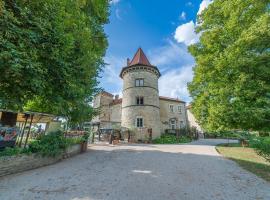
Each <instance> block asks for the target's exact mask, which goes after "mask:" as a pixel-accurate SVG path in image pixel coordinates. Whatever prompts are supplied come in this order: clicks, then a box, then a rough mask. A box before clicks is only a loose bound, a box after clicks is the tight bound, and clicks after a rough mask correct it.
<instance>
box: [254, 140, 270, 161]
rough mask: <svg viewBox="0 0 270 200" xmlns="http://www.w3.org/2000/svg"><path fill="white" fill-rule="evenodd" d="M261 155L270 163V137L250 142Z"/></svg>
mask: <svg viewBox="0 0 270 200" xmlns="http://www.w3.org/2000/svg"><path fill="white" fill-rule="evenodd" d="M249 144H250V146H251V147H253V148H255V149H256V150H257V152H258V154H259V155H261V156H263V157H264V158H265V159H266V160H268V161H269V162H270V137H256V138H253V139H252V140H251V141H250V142H249Z"/></svg>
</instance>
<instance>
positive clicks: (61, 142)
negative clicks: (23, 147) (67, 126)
mask: <svg viewBox="0 0 270 200" xmlns="http://www.w3.org/2000/svg"><path fill="white" fill-rule="evenodd" d="M71 143H72V142H69V141H68V138H65V137H64V134H63V132H61V131H56V132H51V133H49V134H47V135H42V136H41V137H40V138H39V139H38V140H36V141H33V142H31V143H30V144H29V150H30V151H31V152H32V153H40V154H41V155H42V156H51V157H55V156H57V155H59V154H61V153H62V152H63V151H64V150H65V149H66V148H67V147H68V146H69V145H70V144H71Z"/></svg>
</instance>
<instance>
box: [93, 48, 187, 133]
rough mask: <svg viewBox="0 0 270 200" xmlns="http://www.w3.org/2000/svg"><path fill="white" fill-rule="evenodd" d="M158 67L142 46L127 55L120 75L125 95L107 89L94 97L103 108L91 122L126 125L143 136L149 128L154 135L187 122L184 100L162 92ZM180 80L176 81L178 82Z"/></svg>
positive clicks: (95, 103)
mask: <svg viewBox="0 0 270 200" xmlns="http://www.w3.org/2000/svg"><path fill="white" fill-rule="evenodd" d="M160 76H161V74H160V72H159V69H158V68H157V67H156V66H154V65H152V64H150V62H149V60H148V59H147V57H146V56H145V54H144V52H143V51H142V49H141V48H139V49H138V51H137V52H136V54H135V55H134V57H133V59H132V60H131V61H130V60H129V59H127V65H126V66H125V67H123V68H122V70H121V72H120V77H121V78H122V80H123V90H122V98H119V95H115V96H114V95H112V94H110V93H108V92H106V91H103V92H101V93H100V94H98V95H97V96H96V97H95V98H94V102H93V106H94V107H95V108H99V109H100V113H99V115H98V116H96V117H95V118H94V119H93V120H92V123H99V124H100V128H108V129H110V128H114V127H126V128H129V129H132V130H134V131H135V132H136V134H137V135H138V138H139V136H140V133H141V132H145V130H148V131H149V129H150V130H151V132H152V136H153V138H156V137H159V136H160V134H161V133H164V132H165V130H166V129H179V128H184V127H186V126H187V114H186V109H185V107H186V105H185V102H184V101H182V100H179V99H177V98H171V97H163V96H159V88H158V79H159V77H160ZM175 84H177V83H175Z"/></svg>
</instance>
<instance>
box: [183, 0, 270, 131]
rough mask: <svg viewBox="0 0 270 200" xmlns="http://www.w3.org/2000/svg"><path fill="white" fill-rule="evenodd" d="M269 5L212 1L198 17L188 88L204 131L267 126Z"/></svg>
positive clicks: (255, 1) (269, 104)
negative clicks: (196, 41) (193, 59)
mask: <svg viewBox="0 0 270 200" xmlns="http://www.w3.org/2000/svg"><path fill="white" fill-rule="evenodd" d="M269 10H270V1H269V0H260V1H258V0H245V1H243V0H234V1H230V0H215V1H213V3H211V4H210V5H209V7H208V8H207V9H205V10H204V11H203V12H202V14H201V15H200V16H199V17H198V24H199V25H198V27H197V32H198V33H199V34H201V37H200V41H199V42H198V43H196V44H194V45H191V46H190V47H189V51H190V53H191V54H192V55H193V56H194V57H195V60H196V65H195V67H194V69H193V71H194V78H193V80H192V82H191V83H189V85H188V88H189V91H190V94H191V97H192V98H193V102H192V110H193V113H194V115H195V117H196V118H197V120H198V121H199V123H200V124H201V125H202V126H203V127H204V129H206V130H207V131H226V130H232V129H241V130H250V129H252V130H257V131H263V130H269V129H270V13H269Z"/></svg>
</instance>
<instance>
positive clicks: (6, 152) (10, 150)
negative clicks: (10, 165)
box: [0, 147, 21, 157]
mask: <svg viewBox="0 0 270 200" xmlns="http://www.w3.org/2000/svg"><path fill="white" fill-rule="evenodd" d="M20 153H21V149H20V148H18V147H15V148H11V147H6V148H5V149H4V150H3V151H0V157H1V156H15V155H18V154H20Z"/></svg>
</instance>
